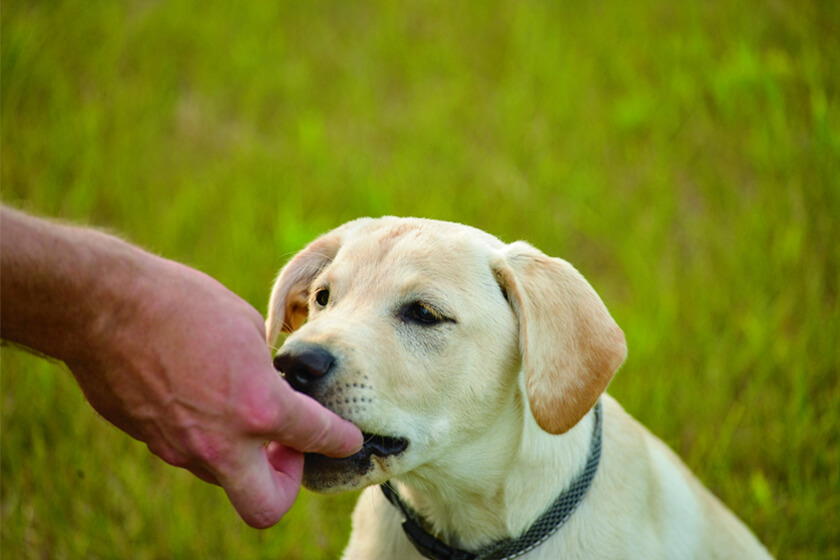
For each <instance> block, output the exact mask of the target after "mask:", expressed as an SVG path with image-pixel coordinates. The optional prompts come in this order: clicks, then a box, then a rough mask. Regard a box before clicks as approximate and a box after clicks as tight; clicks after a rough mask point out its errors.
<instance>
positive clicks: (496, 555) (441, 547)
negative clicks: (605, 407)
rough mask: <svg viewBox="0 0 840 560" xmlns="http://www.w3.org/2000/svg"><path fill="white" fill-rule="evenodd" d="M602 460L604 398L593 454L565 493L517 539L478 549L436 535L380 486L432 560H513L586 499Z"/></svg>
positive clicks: (598, 411) (415, 541) (414, 541)
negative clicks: (512, 559) (469, 548)
mask: <svg viewBox="0 0 840 560" xmlns="http://www.w3.org/2000/svg"><path fill="white" fill-rule="evenodd" d="M600 459H601V401H600V400H599V401H598V403H597V404H596V405H595V428H594V430H593V434H592V444H591V446H590V448H589V457H588V458H587V459H586V465H585V466H584V468H583V471H581V473H580V474H578V476H577V477H576V478H575V479H574V481H573V482H572V483H571V485H569V487H568V488H566V490H564V491H563V493H561V494H560V496H559V497H558V498H557V499H556V500H555V501H554V503H553V504H552V505H551V507H549V508H548V509H547V510H546V511H545V512H544V513H543V514H542V515H541V516H540V517H539V518H537V520H536V521H535V522H534V524H533V525H531V527H529V528H528V530H527V531H525V532H524V533H523V534H522V535H521V536H519V537H517V538H515V539H502V540H500V541H497V542H495V543H493V544H491V545H489V546H487V547H485V548H483V549H482V550H479V551H478V552H469V551H466V550H461V549H458V548H453V547H451V546H449V545H447V544H446V543H444V542H443V541H441V540H440V539H438V538H436V537H434V536H432V535H431V534H430V533H429V532H428V531H426V530H425V529H423V526H428V524H427V523H426V522H425V521H424V520H423V518H422V517H421V516H420V515H419V514H418V513H417V512H415V511H414V510H412V509H411V508H410V507H409V506H408V505H406V503H405V502H403V501H402V500H401V499H400V497H399V496H398V495H397V492H396V491H395V490H394V489H393V488H391V486H390V485H388V483H387V482H386V483H385V484H382V485H380V488H381V489H382V492H383V493H384V494H385V497H386V498H388V501H389V502H391V503H392V504H393V505H394V506H396V507H397V508H398V509H399V510H400V511H401V512H402V514H403V516H404V517H405V521H404V522H403V524H402V527H403V531H405V534H406V537H408V540H409V541H411V544H413V545H414V547H415V548H416V549H417V550H418V551H419V552H420V554H422V555H423V556H425V557H426V558H431V559H432V560H509V559H511V558H516V557H518V556H521V555H523V554H525V553H526V552H529V551H531V550H533V549H534V548H536V547H538V546H539V545H540V544H542V543H543V542H545V541H546V540H547V539H548V538H549V537H550V536H551V535H553V534H554V533H555V532H557V530H558V529H560V527H562V526H563V524H564V523H565V522H566V521H567V520H568V519H569V517H570V516H571V515H572V512H574V510H575V508H576V507H577V506H578V504H580V502H581V501H583V497H584V496H585V495H586V491H587V490H589V487H590V486H591V485H592V479H593V478H595V471H596V470H598V462H599V461H600Z"/></svg>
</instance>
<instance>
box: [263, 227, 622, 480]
mask: <svg viewBox="0 0 840 560" xmlns="http://www.w3.org/2000/svg"><path fill="white" fill-rule="evenodd" d="M267 332H268V342H269V344H275V343H276V342H277V340H278V339H279V337H280V336H281V334H282V333H291V334H290V335H289V336H288V338H287V339H286V341H285V343H284V345H283V347H282V348H281V349H280V351H279V352H278V353H277V356H276V357H275V365H276V366H277V368H278V369H279V370H280V371H282V372H283V374H284V376H285V377H286V379H287V380H288V381H289V383H290V384H291V385H292V386H293V387H294V388H295V389H297V390H299V391H302V392H305V393H307V394H309V395H310V396H312V397H313V398H315V399H316V400H318V401H319V402H320V403H322V404H323V405H324V406H326V407H327V408H329V409H331V410H333V411H334V412H336V413H337V414H338V415H340V416H342V417H344V418H346V419H348V420H350V421H351V422H353V423H355V424H356V425H357V426H359V428H360V429H361V430H362V431H363V432H365V434H366V443H365V447H364V449H363V450H362V451H360V452H359V453H357V454H356V455H354V456H352V457H350V458H347V459H329V458H326V457H322V456H317V455H308V456H307V458H306V463H305V470H304V484H305V485H306V486H307V487H309V488H310V489H313V490H319V491H325V492H337V491H343V490H352V489H357V488H361V487H363V486H367V485H369V484H375V483H381V482H384V481H385V480H388V479H389V478H391V477H393V476H398V475H401V474H404V473H407V472H409V471H412V470H414V469H417V468H418V467H421V466H422V465H424V464H427V463H429V462H432V461H434V460H435V459H436V458H439V457H441V456H443V455H445V454H447V453H455V452H457V450H458V449H459V448H460V447H462V446H464V445H466V444H467V443H468V442H470V441H473V440H474V439H475V438H477V437H478V436H479V435H480V434H481V432H482V430H487V429H488V428H487V426H488V424H489V422H488V419H491V418H493V417H495V416H496V415H497V414H498V413H499V411H501V410H502V409H503V408H505V407H508V406H510V404H511V403H512V402H515V401H516V399H517V398H518V397H517V396H518V394H519V391H520V389H519V388H520V375H522V376H524V384H523V386H524V387H525V391H526V393H527V401H528V403H529V404H530V412H531V414H532V415H533V418H534V419H535V420H536V422H537V424H539V426H540V427H541V428H542V429H543V430H545V431H547V432H549V433H552V434H560V433H563V432H565V431H567V430H568V429H570V428H571V427H572V426H574V425H575V424H576V423H577V422H578V421H579V420H580V419H581V418H582V417H583V416H584V415H585V414H586V412H587V411H589V409H590V408H592V406H593V405H594V404H595V402H596V401H597V399H598V396H599V395H600V394H601V393H602V392H603V391H604V389H605V388H606V386H607V384H608V383H609V381H610V379H611V378H612V376H613V374H614V373H615V371H616V370H617V369H618V367H619V366H620V365H621V363H622V362H623V360H624V358H625V355H626V346H625V342H624V335H623V333H622V332H621V329H619V327H618V326H617V325H616V324H615V322H614V321H613V319H612V317H610V315H609V313H608V311H607V309H606V307H604V304H603V303H602V302H601V300H600V298H599V297H598V295H597V294H596V293H595V291H594V290H593V289H592V287H591V286H590V285H589V284H588V283H587V282H586V280H585V279H584V278H583V277H582V276H581V275H580V274H579V273H578V272H577V271H576V270H575V269H574V268H573V267H572V266H571V265H570V264H568V263H567V262H565V261H563V260H560V259H555V258H550V257H547V256H546V255H544V254H543V253H541V252H539V251H538V250H536V249H534V248H533V247H531V246H530V245H528V244H527V243H523V242H516V243H512V244H509V245H506V244H504V243H502V242H501V241H499V240H498V239H496V238H495V237H493V236H491V235H489V234H487V233H484V232H482V231H479V230H477V229H474V228H470V227H467V226H463V225H458V224H452V223H445V222H437V221H432V220H421V219H399V218H380V219H361V220H356V221H353V222H350V223H348V224H345V225H344V226H341V227H339V228H338V229H336V230H333V231H332V232H330V233H327V234H326V235H324V236H322V237H320V238H318V239H317V240H315V241H314V242H313V243H311V244H310V245H309V246H308V247H306V248H305V249H304V250H303V251H301V252H300V253H298V254H297V255H296V256H295V257H294V258H293V259H292V260H291V261H290V262H289V263H288V264H287V265H286V266H285V267H284V268H283V270H282V271H281V273H280V276H279V277H278V279H277V282H276V284H275V286H274V289H273V291H272V294H271V301H270V304H269V314H268V321H267Z"/></svg>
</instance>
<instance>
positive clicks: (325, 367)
mask: <svg viewBox="0 0 840 560" xmlns="http://www.w3.org/2000/svg"><path fill="white" fill-rule="evenodd" d="M334 365H335V356H333V355H332V354H330V353H329V352H328V351H327V350H325V349H324V348H323V347H321V346H318V345H315V344H299V345H291V346H289V347H288V348H281V349H280V352H278V353H277V355H276V356H274V368H275V369H276V370H277V371H279V372H281V373H282V374H283V376H284V377H285V378H286V381H288V382H289V385H291V386H292V388H293V389H295V390H296V391H300V392H301V393H307V394H309V393H310V392H312V390H313V389H314V386H315V384H316V382H317V381H318V380H319V379H320V378H322V377H324V376H325V375H326V374H327V373H328V372H329V371H330V369H331V368H332V367H333V366H334Z"/></svg>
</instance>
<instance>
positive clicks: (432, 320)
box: [403, 301, 444, 325]
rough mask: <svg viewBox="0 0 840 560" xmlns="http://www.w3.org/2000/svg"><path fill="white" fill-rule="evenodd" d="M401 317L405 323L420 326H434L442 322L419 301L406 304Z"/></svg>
mask: <svg viewBox="0 0 840 560" xmlns="http://www.w3.org/2000/svg"><path fill="white" fill-rule="evenodd" d="M403 317H404V318H405V319H406V320H407V321H411V322H413V323H419V324H421V325H435V324H437V323H440V322H442V321H443V320H444V318H443V317H441V316H440V315H439V314H438V313H437V312H435V311H434V310H433V309H431V308H430V307H428V306H427V305H424V304H422V303H420V302H419V301H415V302H414V303H410V304H408V306H406V308H405V310H404V311H403Z"/></svg>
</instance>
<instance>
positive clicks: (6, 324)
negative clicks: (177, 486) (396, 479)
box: [0, 207, 362, 528]
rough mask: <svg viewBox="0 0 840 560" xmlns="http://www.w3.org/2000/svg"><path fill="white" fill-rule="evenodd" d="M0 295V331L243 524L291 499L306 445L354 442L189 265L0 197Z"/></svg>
mask: <svg viewBox="0 0 840 560" xmlns="http://www.w3.org/2000/svg"><path fill="white" fill-rule="evenodd" d="M0 295H1V296H2V306H0V337H2V338H3V339H4V340H7V341H11V342H14V343H16V344H20V345H23V346H26V347H29V348H31V349H33V350H35V351H37V352H40V353H42V354H45V355H47V356H50V357H53V358H56V359H58V360H61V361H63V362H64V363H65V364H66V365H67V366H68V368H69V369H70V371H71V372H72V373H73V376H74V377H75V378H76V381H77V382H78V384H79V386H80V387H81V389H82V391H83V392H84V394H85V396H86V397H87V400H88V401H89V402H90V404H91V405H92V406H93V408H94V409H96V410H97V411H98V412H99V413H100V414H101V415H102V416H103V417H105V418H106V419H107V420H108V421H110V422H111V423H112V424H114V425H115V426H117V427H118V428H120V429H121V430H123V431H125V432H126V433H128V434H129V435H131V436H132V437H134V438H136V439H138V440H140V441H143V442H145V443H146V445H147V446H148V448H149V450H151V451H152V453H154V454H155V455H157V456H159V457H160V458H162V459H163V460H164V461H166V462H167V463H169V464H171V465H175V466H178V467H183V468H185V469H188V470H189V471H191V472H192V473H194V474H195V475H196V476H198V477H199V478H201V479H202V480H205V481H207V482H211V483H214V484H218V485H220V486H222V487H223V488H224V490H225V492H226V493H227V495H228V498H229V499H230V501H231V503H232V504H233V506H234V507H235V508H236V510H237V512H239V515H240V516H241V517H242V519H244V520H245V522H246V523H248V524H249V525H251V526H253V527H258V528H264V527H269V526H271V525H273V524H275V523H276V522H277V521H279V520H280V518H281V517H282V516H283V515H284V514H285V513H286V512H287V511H288V510H289V509H290V508H291V506H292V504H293V503H294V500H295V498H296V496H297V494H298V491H299V490H300V484H301V478H302V473H303V452H317V453H322V454H325V455H329V456H333V457H344V456H348V455H351V454H353V453H355V452H356V451H358V450H359V449H361V447H362V434H361V432H360V431H359V429H358V428H357V427H356V426H354V425H353V424H351V423H349V422H347V421H345V420H343V419H341V418H339V417H338V416H336V415H335V414H333V413H332V412H330V411H328V410H326V409H325V408H323V407H321V405H319V404H318V403H316V402H315V401H314V400H312V399H311V398H309V397H307V396H305V395H302V394H300V393H297V392H295V391H294V390H292V389H291V388H290V387H289V385H288V384H287V383H286V382H285V381H284V380H283V379H282V378H281V377H280V376H279V375H278V374H277V372H276V371H274V369H273V367H272V364H271V353H270V351H269V349H268V347H267V346H266V344H265V332H264V322H263V318H262V316H261V315H260V313H259V312H258V311H257V310H255V309H254V308H253V307H251V306H250V305H248V304H247V303H246V302H245V301H244V300H242V299H241V298H239V297H238V296H237V295H235V294H234V293H232V292H231V291H229V290H228V289H227V288H225V287H224V286H223V285H222V284H220V283H219V282H217V281H216V280H214V279H213V278H211V277H209V276H207V275H205V274H203V273H201V272H199V271H197V270H194V269H192V268H189V267H187V266H184V265H182V264H179V263H176V262H174V261H171V260H167V259H164V258H161V257H158V256H156V255H153V254H151V253H148V252H146V251H143V250H142V249H139V248H137V247H135V246H133V245H131V244H129V243H126V242H124V241H122V240H120V239H118V238H116V237H114V236H111V235H107V234H105V233H102V232H99V231H96V230H93V229H87V228H79V227H73V226H69V225H63V224H58V223H54V222H50V221H46V220H41V219H38V218H34V217H32V216H29V215H26V214H23V213H21V212H18V211H14V210H11V209H9V208H6V207H0ZM266 442H270V443H268V444H267V443H266Z"/></svg>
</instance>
